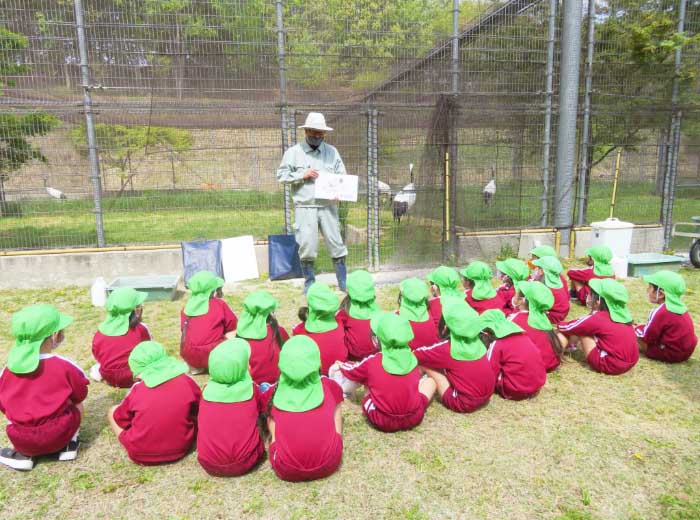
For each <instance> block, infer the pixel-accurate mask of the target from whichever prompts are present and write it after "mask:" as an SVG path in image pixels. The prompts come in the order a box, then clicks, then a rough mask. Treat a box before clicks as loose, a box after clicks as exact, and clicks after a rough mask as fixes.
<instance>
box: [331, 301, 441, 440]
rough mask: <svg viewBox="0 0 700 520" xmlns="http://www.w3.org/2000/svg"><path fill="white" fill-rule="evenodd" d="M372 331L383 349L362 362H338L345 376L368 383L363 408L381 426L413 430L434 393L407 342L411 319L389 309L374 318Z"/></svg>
mask: <svg viewBox="0 0 700 520" xmlns="http://www.w3.org/2000/svg"><path fill="white" fill-rule="evenodd" d="M371 326H372V332H373V333H374V338H375V339H376V340H377V341H378V342H379V347H380V352H379V353H377V354H373V355H371V356H369V357H367V358H365V359H364V360H363V361H361V362H360V363H356V364H353V363H339V364H338V366H339V368H340V372H341V374H342V376H344V377H346V378H348V379H350V380H351V381H354V382H356V383H358V384H362V385H365V386H366V387H367V395H365V397H364V399H363V400H362V412H363V413H364V414H365V417H367V420H368V421H369V422H370V423H371V424H372V425H373V426H374V427H376V428H377V429H378V430H381V431H383V432H396V431H400V430H410V429H412V428H414V427H416V426H418V425H419V424H420V423H421V422H422V421H423V416H424V415H425V410H426V409H427V408H428V405H429V404H430V399H432V397H433V394H434V393H435V382H434V381H433V380H432V379H429V378H425V379H421V373H420V370H419V369H418V360H417V359H416V356H415V355H413V352H411V347H409V346H408V342H409V341H411V339H413V331H412V330H411V325H410V324H409V323H408V320H407V319H406V318H404V317H403V316H399V315H397V314H393V313H390V312H387V313H382V314H378V315H376V316H375V317H374V318H372V324H371Z"/></svg>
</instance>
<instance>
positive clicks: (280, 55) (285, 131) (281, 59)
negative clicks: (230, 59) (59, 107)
mask: <svg viewBox="0 0 700 520" xmlns="http://www.w3.org/2000/svg"><path fill="white" fill-rule="evenodd" d="M275 5H276V9H277V66H278V70H279V76H280V113H281V118H282V119H281V130H282V153H284V152H286V151H287V149H288V148H289V146H290V145H289V114H288V112H287V110H288V108H287V67H286V65H285V48H284V23H283V22H284V10H283V9H282V0H277V2H276V4H275ZM289 197H290V189H289V185H288V184H285V185H284V229H285V232H286V233H287V234H288V235H290V234H291V233H292V214H291V213H292V212H291V208H290V206H289Z"/></svg>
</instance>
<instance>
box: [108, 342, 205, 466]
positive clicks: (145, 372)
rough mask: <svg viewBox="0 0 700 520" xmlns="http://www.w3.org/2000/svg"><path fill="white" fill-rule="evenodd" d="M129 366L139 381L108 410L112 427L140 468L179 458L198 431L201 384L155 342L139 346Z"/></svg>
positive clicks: (133, 353)
mask: <svg viewBox="0 0 700 520" xmlns="http://www.w3.org/2000/svg"><path fill="white" fill-rule="evenodd" d="M129 368H131V372H132V373H133V374H134V377H135V378H136V379H137V380H138V382H137V383H136V384H135V385H134V386H132V387H131V390H129V393H128V394H126V397H124V400H122V402H121V403H120V404H118V405H117V406H114V407H112V408H110V410H109V413H108V414H107V419H108V421H109V426H110V428H111V429H112V431H113V432H114V434H115V435H116V436H117V438H118V439H119V442H121V443H122V445H123V446H124V448H125V449H126V452H127V454H128V455H129V458H130V459H131V460H132V461H134V462H135V463H137V464H144V465H154V464H163V463H166V462H173V461H175V460H179V459H181V458H182V457H184V456H185V455H187V453H188V452H189V451H190V449H191V448H192V444H193V443H194V440H195V435H196V433H197V410H198V407H199V399H200V397H201V395H202V392H201V390H200V389H199V386H198V385H197V383H195V381H194V379H192V378H191V377H190V376H189V375H187V365H185V364H184V363H183V362H182V361H178V360H177V359H175V358H172V357H170V356H168V354H167V353H166V352H165V349H164V348H163V346H162V345H161V344H160V343H156V342H155V341H144V342H143V343H139V344H138V345H136V348H135V349H134V350H133V351H132V352H131V354H130V355H129Z"/></svg>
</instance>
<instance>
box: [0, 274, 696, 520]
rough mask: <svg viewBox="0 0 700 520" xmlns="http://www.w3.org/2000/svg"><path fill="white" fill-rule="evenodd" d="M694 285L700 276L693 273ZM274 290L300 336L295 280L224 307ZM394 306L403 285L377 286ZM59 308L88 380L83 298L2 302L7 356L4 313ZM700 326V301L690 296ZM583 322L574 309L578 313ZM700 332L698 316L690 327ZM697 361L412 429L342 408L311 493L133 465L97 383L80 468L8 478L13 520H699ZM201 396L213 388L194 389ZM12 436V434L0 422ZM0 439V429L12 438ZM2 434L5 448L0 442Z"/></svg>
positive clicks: (260, 480) (275, 483)
mask: <svg viewBox="0 0 700 520" xmlns="http://www.w3.org/2000/svg"><path fill="white" fill-rule="evenodd" d="M684 275H685V276H686V279H687V281H688V285H689V287H691V288H697V287H698V283H699V282H700V272H693V271H685V272H684ZM625 283H626V285H627V287H628V288H629V290H630V292H631V294H632V296H633V297H632V305H631V307H632V311H633V315H634V317H635V319H636V320H637V321H642V320H645V319H646V315H647V313H648V311H649V309H650V308H651V305H650V304H648V303H645V302H644V301H643V300H644V292H643V290H644V286H643V284H642V283H641V282H640V281H636V280H629V281H627V282H625ZM260 286H262V287H265V288H266V289H268V290H269V291H270V292H272V293H273V294H274V295H275V296H276V297H277V298H278V299H279V300H280V302H281V309H280V311H279V313H278V317H279V319H280V321H281V323H283V324H284V325H285V326H288V327H290V328H291V326H293V325H294V324H295V323H296V321H297V320H296V309H297V307H298V306H299V305H300V304H301V302H302V298H301V295H300V294H299V290H298V288H296V287H293V286H292V285H291V284H288V283H281V282H276V283H274V284H273V283H270V282H260V283H258V284H247V285H244V286H241V287H240V289H239V290H237V291H236V293H235V294H229V295H227V296H226V299H227V300H229V302H230V303H231V304H232V305H233V308H234V309H235V310H236V311H237V312H240V309H241V302H242V299H243V297H244V296H245V294H247V292H248V290H250V289H252V288H253V287H260ZM379 295H380V300H381V303H382V304H383V306H384V308H386V309H393V308H394V307H395V302H396V295H397V287H395V286H387V287H381V288H380V289H379ZM39 301H42V302H52V303H54V304H56V305H57V306H58V307H60V308H61V309H62V310H64V311H66V312H69V313H71V314H73V315H75V316H76V317H77V318H78V320H77V322H76V323H75V324H74V325H73V326H71V327H70V329H69V330H68V334H67V341H66V344H65V345H64V346H63V347H62V348H61V351H60V353H61V354H63V355H66V356H69V357H72V358H74V359H75V360H76V361H78V363H79V364H80V365H81V366H83V368H86V369H87V368H89V366H90V365H91V363H92V358H91V352H90V343H91V338H92V334H93V332H94V331H95V330H96V327H97V324H98V323H99V322H100V320H101V319H102V316H103V311H102V310H101V309H95V308H93V307H91V305H90V302H89V297H88V294H87V290H86V289H83V288H71V289H60V290H51V291H27V290H22V291H2V292H0V352H1V353H0V356H1V357H2V359H3V360H4V359H5V356H6V353H7V350H8V348H9V346H10V343H11V338H10V336H9V319H10V314H11V313H12V312H14V311H16V310H18V309H19V308H20V307H22V306H23V305H25V304H27V303H29V302H39ZM686 301H687V302H688V304H689V306H690V308H691V312H693V311H694V315H695V317H696V318H697V317H698V315H700V292H698V291H697V290H694V291H692V292H691V293H690V294H689V295H688V296H687V297H686ZM181 305H182V300H180V301H175V302H162V303H147V304H146V309H145V317H146V318H145V319H146V322H147V323H148V325H149V327H150V328H151V331H152V332H153V335H154V337H155V339H157V340H159V341H161V342H163V343H164V344H165V345H166V346H167V347H168V349H169V350H170V351H171V352H172V353H176V352H177V344H178V340H179V331H178V323H179V322H178V310H179V308H180V307H181ZM583 312H584V310H583V309H581V308H577V309H575V310H574V312H573V313H572V314H573V315H579V314H582V313H583ZM696 323H697V319H696ZM699 379H700V362H699V361H698V354H697V353H696V354H695V355H694V356H693V358H692V359H691V360H690V361H689V362H688V363H685V364H683V365H680V366H669V365H663V364H660V363H656V362H652V361H649V360H647V359H641V360H640V362H639V364H638V365H637V367H635V368H634V369H633V370H632V371H631V372H630V373H628V374H625V375H623V376H619V377H608V376H603V375H600V374H596V373H594V372H592V371H590V370H589V369H588V368H586V366H584V365H583V364H582V363H581V362H580V360H578V359H575V358H569V359H567V360H566V362H565V363H564V364H563V366H562V367H561V369H560V370H559V371H558V372H556V373H553V374H551V375H550V376H549V380H548V382H547V385H546V386H545V388H544V389H543V390H542V391H541V392H540V394H539V395H538V396H537V397H536V398H534V399H531V400H528V401H525V402H508V401H504V400H502V399H500V398H499V397H497V396H495V397H494V398H493V399H492V401H491V403H490V404H489V405H488V406H487V407H486V408H484V409H483V410H481V411H479V412H477V413H475V414H472V415H459V414H454V413H451V412H449V411H447V410H445V409H444V408H443V407H442V406H441V405H440V404H439V403H437V402H433V403H432V405H431V406H430V409H429V410H428V413H427V415H426V418H425V420H424V422H423V424H421V425H420V426H419V427H418V428H416V429H415V430H413V431H410V432H402V433H397V434H383V433H380V432H377V431H375V430H373V429H371V428H370V427H369V426H368V425H367V423H366V422H365V421H364V419H363V417H362V413H361V411H360V408H359V406H358V404H357V403H356V402H353V403H347V404H346V405H345V406H344V416H345V433H344V441H345V453H344V463H343V466H342V468H341V469H340V471H339V472H337V473H336V474H335V475H333V476H332V477H330V478H328V479H326V480H323V481H318V482H312V483H307V484H288V483H285V482H282V481H280V480H278V479H277V478H276V477H275V475H274V473H273V472H272V470H271V468H270V466H269V464H267V463H265V464H263V465H262V466H261V467H259V468H258V469H257V470H255V471H254V472H253V473H252V474H249V475H246V476H244V477H241V478H233V479H217V478H213V477H210V476H208V475H207V474H206V473H205V472H204V471H203V470H202V469H201V468H200V467H199V465H198V464H197V461H196V456H195V454H190V455H189V456H188V457H186V458H185V459H184V460H182V461H180V462H178V463H175V464H171V465H167V466H162V467H151V468H146V467H139V466H136V465H134V464H132V463H131V462H129V460H128V459H127V457H126V454H125V452H124V451H123V450H122V449H121V446H120V445H119V443H118V441H117V440H116V439H115V438H114V436H113V435H112V434H111V433H110V432H109V428H108V427H107V423H106V420H105V413H106V411H107V409H108V407H110V406H111V405H113V404H114V403H117V402H118V401H119V400H120V399H121V397H122V396H123V395H124V393H125V391H123V390H116V389H111V388H109V387H107V386H105V385H102V384H95V383H93V384H91V385H90V395H89V397H88V399H87V401H86V416H85V419H84V421H83V427H82V431H81V436H82V439H83V445H82V449H81V452H80V455H79V457H78V460H77V461H75V462H72V463H59V462H55V461H49V460H41V461H40V462H39V463H38V464H37V465H36V467H35V469H34V470H33V471H32V472H30V473H28V474H22V473H15V472H12V471H10V470H6V469H2V468H0V508H1V511H0V514H1V515H2V517H4V518H38V517H47V518H53V517H66V518H73V517H77V516H80V517H94V518H163V517H168V518H217V517H218V518H237V517H242V518H260V517H263V518H280V517H286V518H369V517H372V518H397V517H399V518H400V517H405V518H413V519H419V518H439V517H443V518H444V517H447V518H450V517H451V518H519V519H521V518H564V519H588V518H639V519H642V518H644V519H648V518H662V517H667V518H677V519H682V518H688V519H690V518H698V517H699V515H700V465H698V463H697V461H698V460H700V386H699V385H698V383H697V382H698V380H699ZM197 380H198V382H200V383H201V384H204V382H205V381H206V377H203V376H199V377H197ZM2 425H4V422H3V423H2ZM3 431H4V430H3ZM6 443H7V439H6V437H5V436H4V433H3V434H2V436H1V437H0V444H3V445H6Z"/></svg>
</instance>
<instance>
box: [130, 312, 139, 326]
mask: <svg viewBox="0 0 700 520" xmlns="http://www.w3.org/2000/svg"><path fill="white" fill-rule="evenodd" d="M139 323H141V317H140V316H137V315H136V310H133V311H131V314H129V329H133V328H135V327H136V325H138V324H139Z"/></svg>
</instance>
